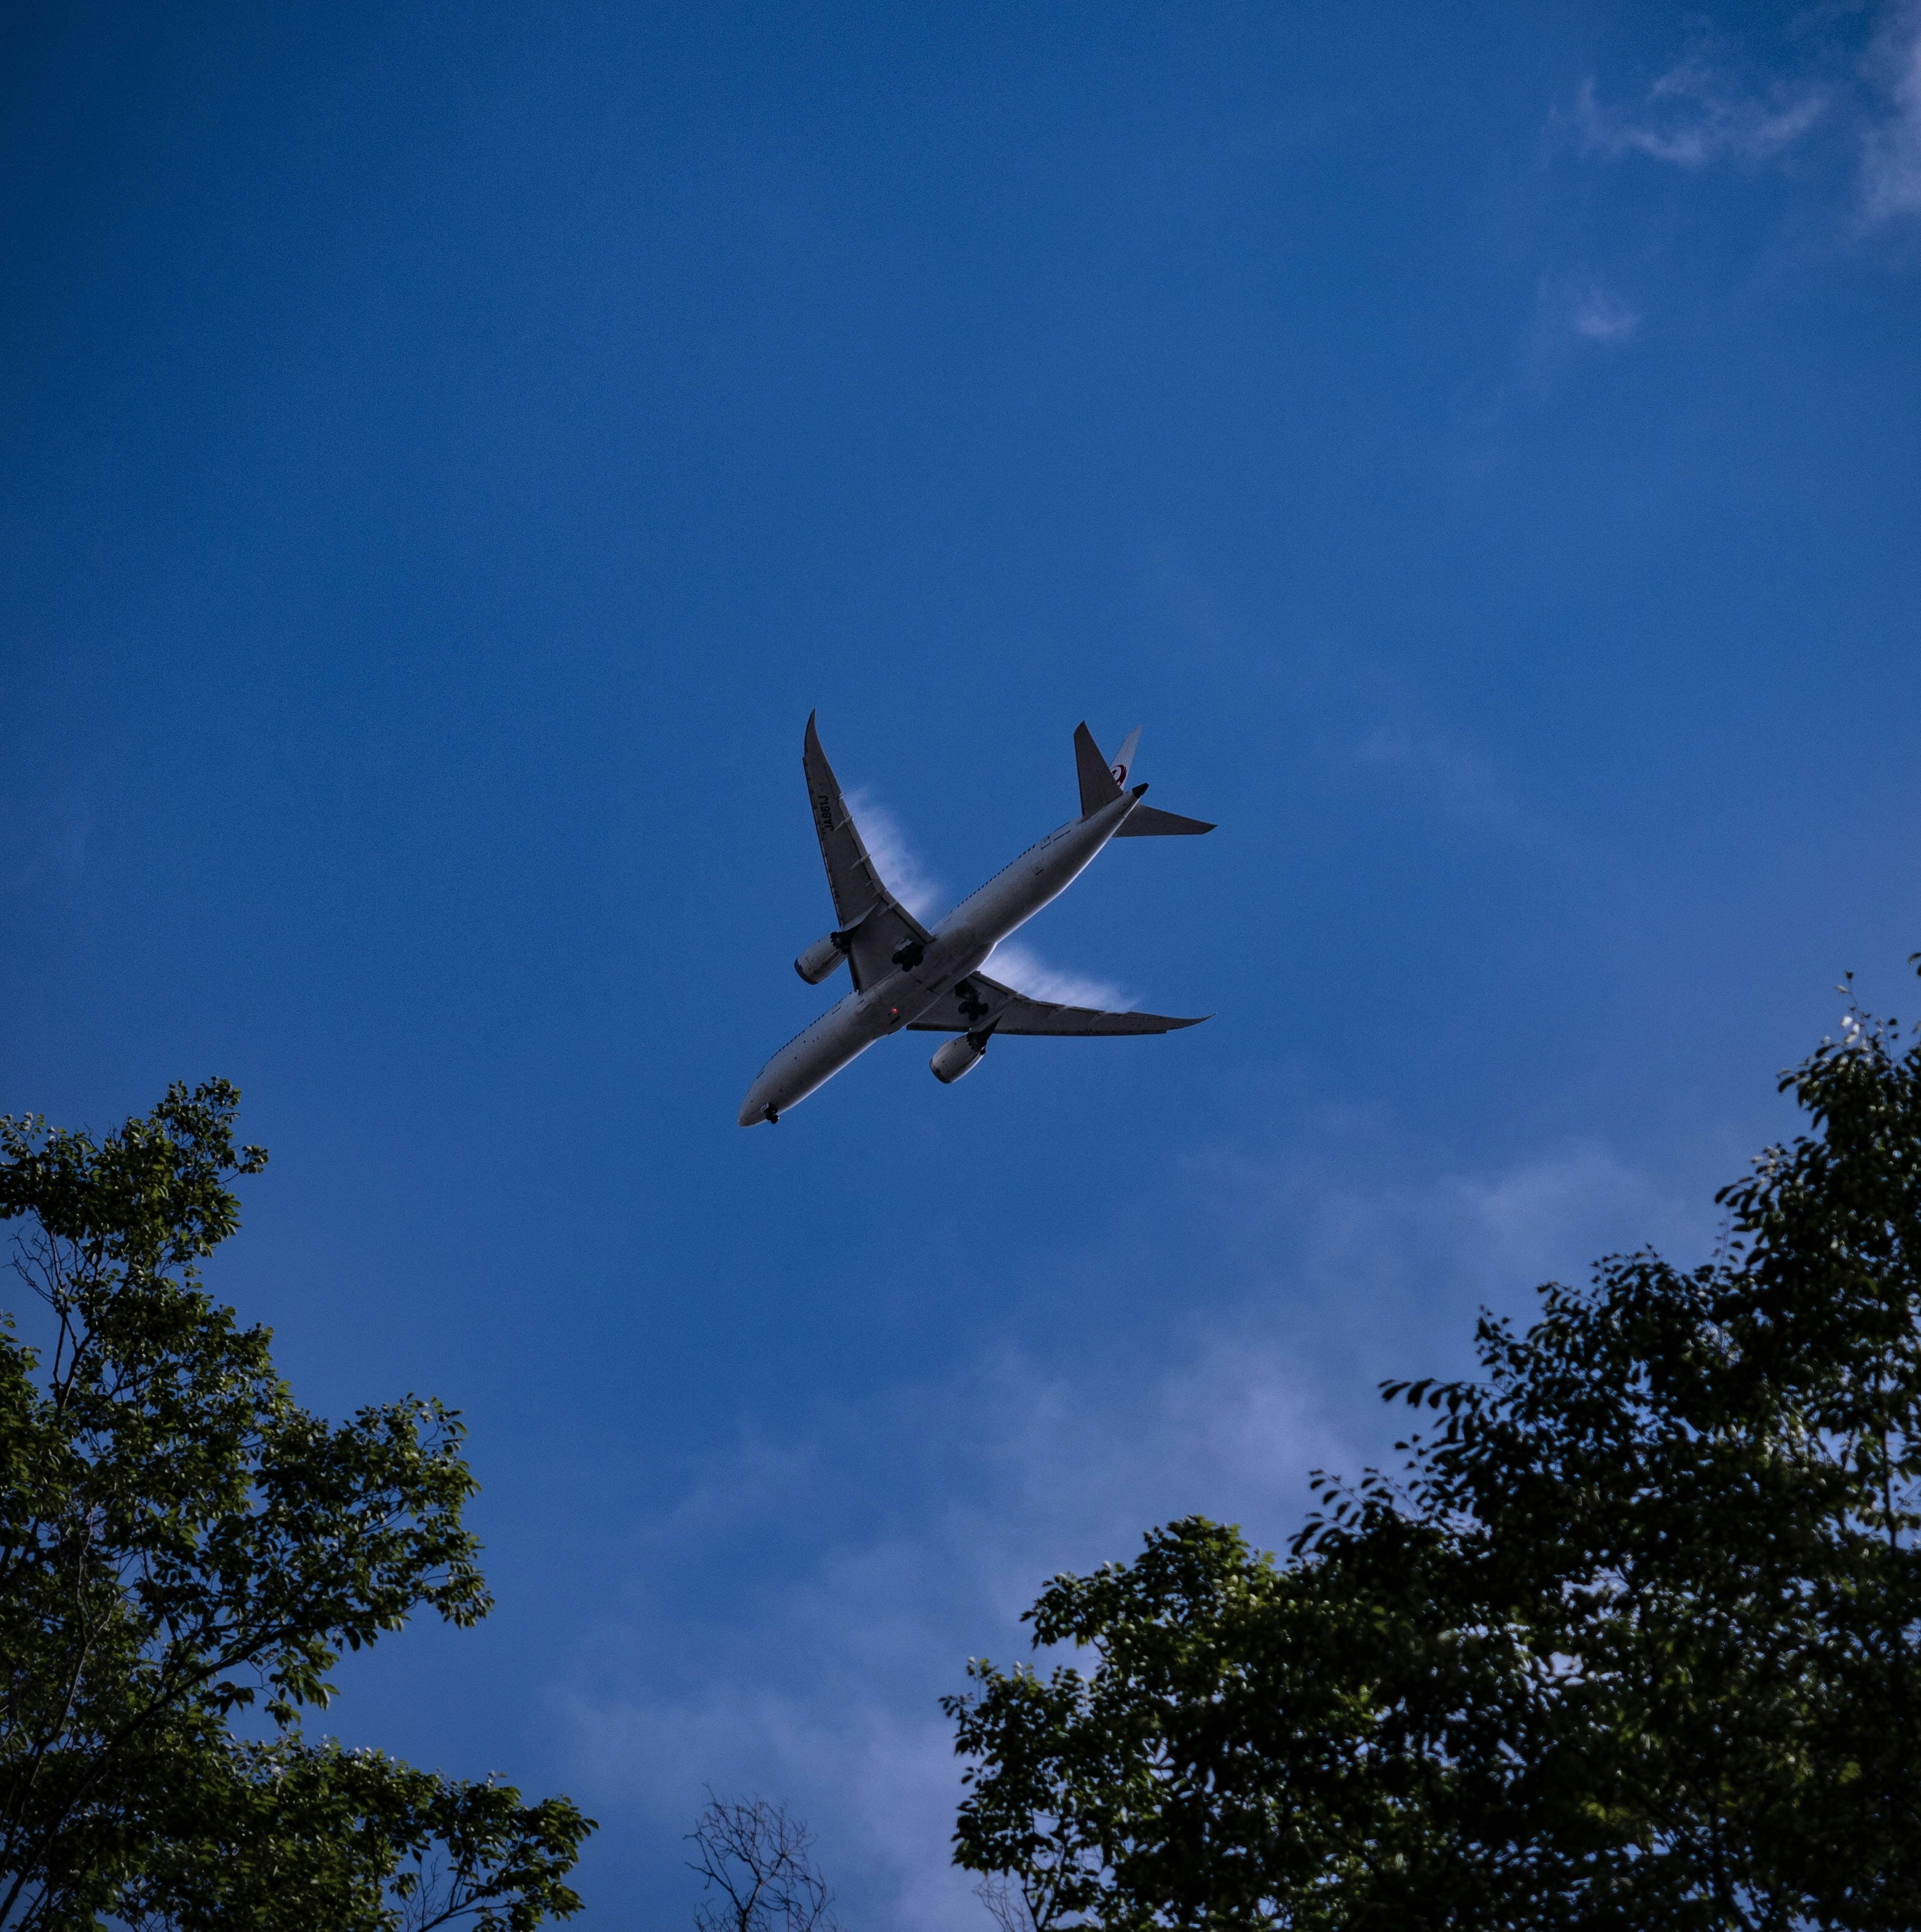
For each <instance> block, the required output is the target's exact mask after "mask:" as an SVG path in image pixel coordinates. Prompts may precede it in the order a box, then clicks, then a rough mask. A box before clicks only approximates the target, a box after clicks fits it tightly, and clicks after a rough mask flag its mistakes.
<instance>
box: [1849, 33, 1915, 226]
mask: <svg viewBox="0 0 1921 1932" xmlns="http://www.w3.org/2000/svg"><path fill="white" fill-rule="evenodd" d="M1878 51H1879V55H1880V63H1879V64H1880V66H1881V67H1882V68H1883V71H1885V72H1886V74H1888V75H1889V84H1888V92H1889V96H1890V97H1891V98H1892V101H1893V102H1894V107H1895V112H1894V113H1893V115H1892V117H1891V118H1889V120H1887V121H1885V122H1883V124H1882V125H1881V126H1880V127H1876V128H1874V129H1872V130H1870V132H1869V133H1868V136H1867V138H1866V139H1865V142H1864V143H1863V146H1862V164H1861V196H1862V213H1863V214H1864V215H1865V217H1866V218H1867V220H1868V221H1869V222H1870V223H1876V222H1883V221H1889V220H1894V219H1895V218H1897V217H1899V216H1901V215H1910V214H1921V6H1914V7H1907V8H1905V9H1904V10H1903V11H1902V12H1901V14H1900V15H1899V16H1898V17H1897V18H1896V20H1895V22H1894V23H1893V24H1892V26H1890V27H1889V29H1888V30H1887V31H1886V33H1885V34H1883V37H1882V40H1881V43H1880V48H1879V49H1878Z"/></svg>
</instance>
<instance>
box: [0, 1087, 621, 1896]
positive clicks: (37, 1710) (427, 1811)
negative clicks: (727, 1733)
mask: <svg viewBox="0 0 1921 1932" xmlns="http://www.w3.org/2000/svg"><path fill="white" fill-rule="evenodd" d="M238 1105H239V1095H238V1094H237V1093H236V1091H235V1090H234V1089H233V1088H232V1087H231V1086H230V1085H228V1084H227V1083H226V1082H224V1081H215V1082H209V1083H208V1084H206V1085H203V1086H200V1087H199V1088H195V1089H194V1090H193V1091H191V1092H190V1091H188V1089H187V1088H185V1087H184V1086H181V1085H176V1086H175V1087H173V1088H170V1090H169V1091H168V1093H167V1097H166V1098H165V1099H164V1100H163V1101H162V1102H161V1104H160V1105H159V1106H158V1107H156V1108H155V1109H154V1110H153V1112H152V1113H151V1114H149V1115H147V1116H146V1117H145V1118H137V1119H134V1120H130V1121H128V1122H127V1123H126V1124H125V1125H124V1126H122V1127H120V1128H119V1129H118V1130H116V1131H115V1132H114V1133H110V1134H109V1135H107V1136H106V1137H105V1138H104V1139H101V1140H100V1141H98V1142H95V1140H93V1139H92V1138H90V1137H89V1136H87V1135H86V1134H84V1133H75V1132H71V1131H65V1130H50V1129H48V1128H47V1127H46V1125H45V1124H44V1122H43V1121H41V1120H40V1119H39V1118H38V1117H34V1118H28V1119H25V1120H15V1119H12V1118H0V1219H5V1220H14V1221H17V1222H19V1223H21V1224H22V1226H20V1228H19V1229H17V1230H16V1231H15V1235H16V1238H15V1242H14V1265H15V1268H16V1271H17V1274H18V1275H19V1277H20V1279H21V1280H22V1281H23V1283H25V1284H26V1286H28V1287H29V1289H31V1290H32V1292H33V1293H34V1295H35V1296H36V1297H37V1298H38V1301H39V1302H40V1304H41V1310H40V1313H39V1316H38V1326H39V1328H41V1329H42V1330H44V1340H43V1342H42V1343H41V1346H27V1345H26V1343H23V1341H22V1340H20V1338H19V1336H18V1334H17V1331H16V1328H15V1325H14V1318H13V1317H12V1316H11V1315H8V1316H6V1317H5V1318H4V1327H0V1687H4V1689H3V1690H0V1926H4V1927H9V1928H11V1927H22V1928H32V1932H42V1928H45V1932H53V1928H67V1927H92V1926H94V1925H95V1924H98V1922H99V1921H101V1918H104V1917H110V1918H114V1919H116V1920H118V1921H122V1922H124V1923H126V1924H130V1925H132V1926H135V1927H140V1928H142V1932H162V1928H170V1929H176V1928H177V1932H203V1928H208V1932H210V1929H211V1928H213V1927H239V1926H247V1927H268V1928H271V1927H287V1928H289V1932H293V1928H295V1927H299V1928H302V1932H336V1928H338V1932H390V1929H391V1928H400V1927H407V1928H410V1932H426V1928H428V1927H434V1926H439V1925H445V1924H455V1923H464V1924H469V1925H473V1926H477V1927H483V1928H488V1932H524V1928H526V1927H531V1926H533V1925H535V1924H538V1923H539V1921H541V1920H542V1918H544V1917H545V1916H547V1915H550V1914H551V1915H556V1916H565V1915H568V1914H569V1913H571V1912H573V1911H574V1910H575V1909H578V1905H579V1903H580V1901H579V1900H578V1897H577V1896H576V1894H575V1893H574V1891H572V1888H570V1887H569V1885H567V1883H566V1875H567V1873H569V1870H571V1868H572V1865H573V1863H574V1861H575V1857H576V1855H577V1854H578V1850H579V1847H580V1846H581V1843H582V1841H584V1838H586V1836H587V1833H588V1832H590V1831H591V1830H592V1829H593V1825H592V1822H591V1821H590V1820H587V1819H586V1818H584V1817H582V1816H581V1814H580V1812H579V1811H578V1810H577V1809H576V1808H575V1807H574V1805H572V1804H571V1803H570V1802H569V1801H568V1800H567V1799H564V1798H551V1799H545V1800H542V1802H539V1803H537V1804H534V1805H524V1804H523V1803H522V1802H521V1797H520V1794H519V1793H518V1792H517V1791H515V1790H513V1789H512V1787H509V1786H507V1785H505V1784H500V1783H499V1782H497V1781H495V1780H494V1779H491V1778H488V1779H482V1780H478V1781H461V1780H455V1779H451V1778H446V1777H443V1775H440V1773H438V1772H422V1771H418V1770H416V1769H413V1768H412V1767H410V1766H407V1765H405V1764H402V1763H398V1761H396V1760H394V1759H392V1758H389V1757H386V1756H385V1755H384V1754H381V1753H380V1752H377V1751H347V1750H344V1749H342V1748H341V1747H340V1746H338V1745H336V1744H335V1743H333V1742H331V1741H326V1740H322V1741H315V1740H313V1739H309V1738H308V1736H306V1735H305V1733H304V1732H303V1730H302V1724H301V1719H302V1712H305V1711H306V1710H308V1709H313V1708H314V1707H317V1706H324V1705H325V1704H326V1702H327V1700H328V1698H329V1696H330V1694H331V1692H332V1686H331V1685H330V1684H329V1682H328V1673H329V1671H330V1670H332V1668H333V1667H334V1666H335V1664H337V1663H338V1661H339V1658H340V1657H341V1653H342V1652H343V1651H344V1650H350V1649H351V1650H358V1649H362V1648H363V1647H365V1646H367V1645H368V1644H371V1643H374V1642H375V1641H377V1640H378V1639H379V1638H380V1637H382V1636H383V1635H385V1634H387V1633H389V1632H390V1631H397V1630H398V1629H399V1628H401V1626H402V1625H404V1623H405V1622H407V1619H408V1618H409V1617H410V1616H411V1615H412V1614H413V1613H414V1612H416V1611H417V1610H433V1611H434V1612H436V1613H437V1614H438V1615H440V1616H441V1617H443V1618H444V1619H446V1620H447V1621H448V1622H451V1623H453V1624H455V1625H463V1626H464V1625H472V1624H473V1623H475V1622H477V1621H478V1620H479V1619H480V1618H481V1617H482V1616H485V1614H486V1613H487V1611H488V1608H489V1607H490V1601H491V1600H490V1599H489V1598H488V1594H487V1589H486V1586H485V1583H484V1581H483V1580H482V1577H481V1574H480V1571H479V1568H478V1567H477V1565H476V1556H477V1554H478V1546H477V1545H476V1542H475V1541H474V1539H473V1536H472V1535H470V1533H469V1532H467V1529H465V1528H464V1526H463V1524H462V1522H461V1511H462V1508H463V1506H464V1505H465V1504H466V1502H467V1500H468V1499H469V1498H470V1496H472V1495H473V1492H474V1489H475V1484H474V1481H473V1476H472V1475H471V1474H470V1472H469V1470H468V1469H467V1465H466V1463H464V1461H463V1460H461V1453H460V1452H461V1442H462V1430H461V1423H460V1420H459V1418H458V1415H456V1414H455V1412H452V1411H450V1410H448V1409H444V1408H443V1407H442V1406H441V1405H440V1403H437V1402H434V1401H431V1400H416V1399H415V1398H413V1397H408V1398H407V1399H406V1400H402V1401H399V1402H395V1403H388V1404H386V1405H384V1406H377V1407H371V1408H367V1409H362V1410H361V1411H360V1412H359V1414H358V1415H355V1416H354V1417H353V1418H352V1420H351V1421H347V1422H346V1423H344V1424H329V1423H327V1422H326V1421H323V1420H321V1419H320V1418H318V1417H317V1416H314V1415H311V1414H310V1413H308V1412H307V1411H305V1410H304V1409H301V1408H299V1406H297V1405H296V1403H295V1402H294V1400H293V1396H292V1394H291V1393H290V1391H289V1390H288V1388H287V1385H286V1384H285V1383H284V1382H282V1381H281V1380H280V1379H278V1376H276V1375H275V1372H274V1367H273V1364H272V1358H271V1356H270V1354H269V1342H270V1340H271V1337H270V1335H269V1333H268V1331H266V1330H265V1329H263V1328H245V1327H243V1326H242V1325H241V1324H240V1322H239V1319H238V1318H237V1317H236V1315H235V1313H234V1312H233V1310H231V1309H229V1308H226V1307H221V1306H220V1305H218V1304H217V1303H216V1302H215V1301H214V1300H213V1299H212V1297H211V1296H209V1295H208V1294H207V1293H206V1292H205V1291H204V1290H203V1289H202V1288H201V1286H200V1277H199V1273H198V1270H199V1265H200V1262H202V1261H203V1259H205V1258H206V1256H208V1255H209V1254H210V1253H212V1251H213V1250H214V1249H215V1247H217V1246H218V1244H220V1243H221V1241H224V1240H225V1239H226V1238H227V1237H228V1236H229V1235H231V1234H232V1233H233V1232H234V1231H235V1229H236V1228H237V1227H238V1226H239V1203H238V1202H237V1200H236V1197H235V1196H234V1194H233V1192H232V1190H231V1189H230V1187H229V1186H228V1182H229V1181H230V1179H231V1178H233V1177H235V1176H236V1175H251V1174H255V1173H257V1172H259V1171H260V1169H262V1168H263V1166H265V1164H266V1154H264V1153H263V1151H261V1150H260V1148H252V1147H242V1148H238V1149H236V1147H235V1145H234V1142H233V1129H234V1119H235V1114H236V1109H237V1107H238ZM250 1708H251V1709H253V1710H254V1712H257V1718H256V1719H255V1721H254V1725H253V1729H254V1731H255V1732H256V1733H259V1735H254V1736H244V1735H242V1734H241V1733H240V1732H239V1731H237V1730H236V1720H237V1719H239V1718H241V1717H242V1715H243V1714H245V1713H246V1712H248V1711H249V1709H250Z"/></svg>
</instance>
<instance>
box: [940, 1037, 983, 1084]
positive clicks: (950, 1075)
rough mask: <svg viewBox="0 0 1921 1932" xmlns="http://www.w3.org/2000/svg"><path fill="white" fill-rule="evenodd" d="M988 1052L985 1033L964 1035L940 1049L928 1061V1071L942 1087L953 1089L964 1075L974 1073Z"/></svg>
mask: <svg viewBox="0 0 1921 1932" xmlns="http://www.w3.org/2000/svg"><path fill="white" fill-rule="evenodd" d="M986 1051H987V1036H986V1034H984V1033H964V1034H960V1035H959V1036H958V1037H956V1038H955V1039H953V1040H949V1041H947V1043H945V1044H944V1046H942V1047H941V1049H940V1050H939V1051H938V1052H937V1053H936V1054H935V1055H934V1058H932V1060H930V1061H928V1063H927V1067H928V1070H929V1073H932V1075H933V1076H934V1078H935V1079H936V1080H938V1081H939V1082H940V1083H941V1085H942V1086H944V1087H951V1086H952V1085H953V1084H954V1082H956V1080H958V1079H959V1078H960V1077H961V1076H962V1074H963V1073H972V1072H973V1070H974V1068H975V1067H978V1066H979V1065H980V1062H981V1058H982V1057H983V1055H985V1054H986Z"/></svg>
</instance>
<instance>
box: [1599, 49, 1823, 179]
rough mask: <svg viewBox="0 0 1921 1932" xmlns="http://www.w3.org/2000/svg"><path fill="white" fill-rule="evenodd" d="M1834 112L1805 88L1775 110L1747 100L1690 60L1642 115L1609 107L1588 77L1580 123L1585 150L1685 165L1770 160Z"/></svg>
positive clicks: (1657, 90)
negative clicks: (1829, 111)
mask: <svg viewBox="0 0 1921 1932" xmlns="http://www.w3.org/2000/svg"><path fill="white" fill-rule="evenodd" d="M1827 110H1828V97H1827V95H1826V94H1825V93H1824V92H1820V90H1818V89H1804V90H1802V92H1800V93H1799V96H1798V98H1790V99H1787V100H1784V101H1776V102H1775V104H1772V105H1769V104H1766V103H1763V102H1762V101H1759V100H1757V99H1754V98H1752V97H1748V98H1742V97H1741V96H1739V95H1737V94H1736V93H1735V92H1733V91H1732V89H1730V87H1729V86H1728V85H1727V83H1726V82H1725V80H1724V79H1723V78H1722V77H1721V76H1720V75H1719V74H1717V73H1716V72H1715V70H1714V69H1713V68H1712V67H1711V66H1710V65H1709V64H1708V63H1707V62H1705V61H1703V60H1700V59H1692V60H1686V61H1683V62H1681V63H1680V65H1679V66H1677V67H1673V68H1670V69H1669V70H1668V71H1667V73H1665V74H1663V75H1662V76H1661V78H1660V79H1659V80H1657V81H1656V82H1655V83H1654V85H1653V86H1652V87H1650V88H1649V89H1648V91H1647V93H1646V97H1645V98H1644V99H1643V101H1642V102H1641V104H1640V108H1639V110H1622V109H1612V108H1606V107H1602V106H1601V104H1600V102H1599V101H1597V100H1596V99H1595V92H1594V83H1593V82H1592V80H1584V81H1583V82H1582V83H1581V84H1580V91H1579V92H1578V93H1577V95H1576V97H1575V101H1574V127H1575V130H1576V134H1577V139H1578V140H1579V142H1580V145H1581V147H1582V148H1583V150H1584V151H1586V152H1587V153H1589V154H1601V155H1604V156H1605V157H1608V158H1609V159H1610V160H1618V159H1619V158H1621V157H1624V156H1626V155H1630V154H1640V155H1644V156H1646V157H1647V158H1648V159H1649V160H1657V161H1666V162H1668V163H1671V164H1672V165H1673V166H1676V167H1682V168H1699V167H1704V166H1706V165H1707V164H1708V163H1709V162H1711V161H1718V160H1744V161H1765V160H1772V159H1773V158H1774V157H1775V155H1777V154H1780V153H1781V151H1783V150H1784V148H1789V147H1791V146H1792V145H1793V144H1794V142H1796V141H1798V140H1799V139H1801V137H1802V136H1803V135H1804V134H1805V133H1807V132H1808V130H1810V129H1811V127H1813V126H1814V124H1815V123H1816V122H1817V121H1819V120H1820V118H1821V117H1822V115H1823V114H1825V113H1826V112H1827Z"/></svg>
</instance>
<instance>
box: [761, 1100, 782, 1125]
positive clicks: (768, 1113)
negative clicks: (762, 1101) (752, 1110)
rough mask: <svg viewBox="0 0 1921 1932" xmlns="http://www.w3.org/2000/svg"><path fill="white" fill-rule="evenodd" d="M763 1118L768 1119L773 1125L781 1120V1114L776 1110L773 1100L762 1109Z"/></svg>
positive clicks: (769, 1123)
mask: <svg viewBox="0 0 1921 1932" xmlns="http://www.w3.org/2000/svg"><path fill="white" fill-rule="evenodd" d="M779 1118H780V1116H779V1114H777V1113H776V1112H775V1111H774V1109H773V1103H772V1102H770V1103H768V1104H767V1106H764V1107H763V1108H762V1109H761V1119H762V1120H764V1121H766V1122H767V1125H768V1126H769V1127H772V1126H773V1125H774V1124H775V1123H776V1121H779Z"/></svg>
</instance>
